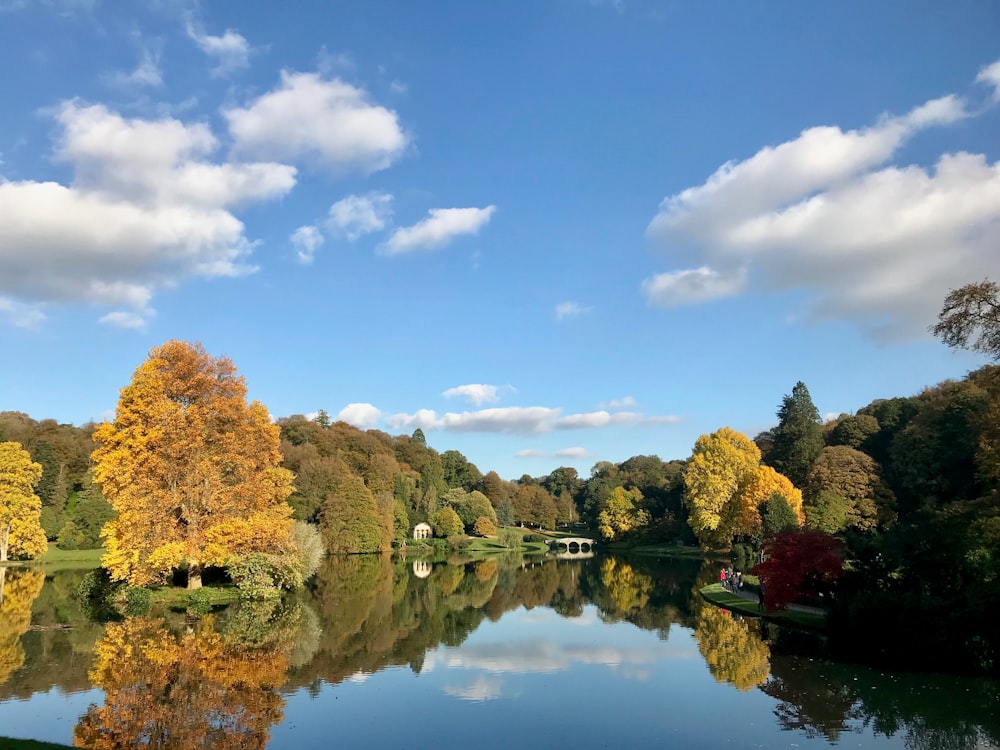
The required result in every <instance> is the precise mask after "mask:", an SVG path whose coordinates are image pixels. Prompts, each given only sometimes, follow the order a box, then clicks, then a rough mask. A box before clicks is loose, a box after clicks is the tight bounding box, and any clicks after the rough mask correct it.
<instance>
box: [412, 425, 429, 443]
mask: <svg viewBox="0 0 1000 750" xmlns="http://www.w3.org/2000/svg"><path fill="white" fill-rule="evenodd" d="M410 440H412V441H413V442H414V443H416V444H417V445H419V446H420V447H422V448H426V447H427V437H426V436H425V435H424V431H423V430H421V429H420V428H419V427H418V428H417V429H415V430H414V431H413V434H412V435H411V436H410Z"/></svg>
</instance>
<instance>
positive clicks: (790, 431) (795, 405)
mask: <svg viewBox="0 0 1000 750" xmlns="http://www.w3.org/2000/svg"><path fill="white" fill-rule="evenodd" d="M773 435H774V443H773V446H772V448H771V454H770V461H771V464H772V465H773V466H774V468H776V469H777V470H778V471H780V472H781V473H782V474H784V475H785V476H786V477H788V478H789V479H791V480H792V484H794V485H795V486H796V487H801V486H802V485H803V483H804V482H805V478H806V474H807V473H808V472H809V467H810V466H812V462H813V461H815V460H816V457H817V456H818V455H819V452H820V451H821V450H823V429H822V425H821V422H820V417H819V410H817V409H816V406H815V405H814V404H813V402H812V397H810V395H809V389H808V388H806V384H805V383H803V382H802V381H801V380H800V381H799V382H798V383H796V384H795V387H794V388H792V393H791V395H788V396H785V397H784V399H782V402H781V406H780V407H779V409H778V426H777V427H775V428H774V430H773Z"/></svg>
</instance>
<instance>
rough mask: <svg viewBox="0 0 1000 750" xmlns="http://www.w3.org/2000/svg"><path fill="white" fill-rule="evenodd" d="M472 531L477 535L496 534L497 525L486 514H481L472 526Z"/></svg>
mask: <svg viewBox="0 0 1000 750" xmlns="http://www.w3.org/2000/svg"><path fill="white" fill-rule="evenodd" d="M472 533H473V534H475V535H476V536H496V535H497V527H496V526H494V525H493V522H492V521H491V520H490V519H488V518H487V517H486V516H480V517H479V518H477V519H476V522H475V523H474V524H473V526H472Z"/></svg>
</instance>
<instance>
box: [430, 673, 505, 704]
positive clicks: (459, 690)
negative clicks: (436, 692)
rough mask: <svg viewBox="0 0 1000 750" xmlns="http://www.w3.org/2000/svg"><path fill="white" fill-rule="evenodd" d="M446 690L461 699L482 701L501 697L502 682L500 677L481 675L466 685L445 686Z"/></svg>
mask: <svg viewBox="0 0 1000 750" xmlns="http://www.w3.org/2000/svg"><path fill="white" fill-rule="evenodd" d="M444 692H445V693H446V694H448V695H450V696H452V697H453V698H458V699H459V700H463V701H475V702H477V703H481V702H483V701H491V700H496V699H497V698H499V697H500V693H501V684H500V679H499V678H498V677H486V676H485V675H480V676H479V677H477V678H476V679H475V680H474V681H473V683H472V684H471V685H464V686H462V687H454V686H445V688H444Z"/></svg>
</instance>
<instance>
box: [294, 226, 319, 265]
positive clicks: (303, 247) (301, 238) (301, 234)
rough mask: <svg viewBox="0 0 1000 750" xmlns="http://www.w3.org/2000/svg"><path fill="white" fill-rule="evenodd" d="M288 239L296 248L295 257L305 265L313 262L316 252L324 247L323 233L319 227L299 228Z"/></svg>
mask: <svg viewBox="0 0 1000 750" xmlns="http://www.w3.org/2000/svg"><path fill="white" fill-rule="evenodd" d="M288 239H289V241H290V242H291V243H292V246H293V247H294V248H295V256H296V257H297V258H298V259H299V262H300V263H302V264H304V265H309V264H310V263H312V262H313V259H314V258H315V257H316V251H317V250H319V249H320V247H322V246H323V242H324V238H323V233H322V232H320V231H319V228H318V227H314V226H312V225H307V226H304V227H299V228H298V229H296V230H295V231H294V232H292V234H291V236H290V237H289V238H288Z"/></svg>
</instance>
